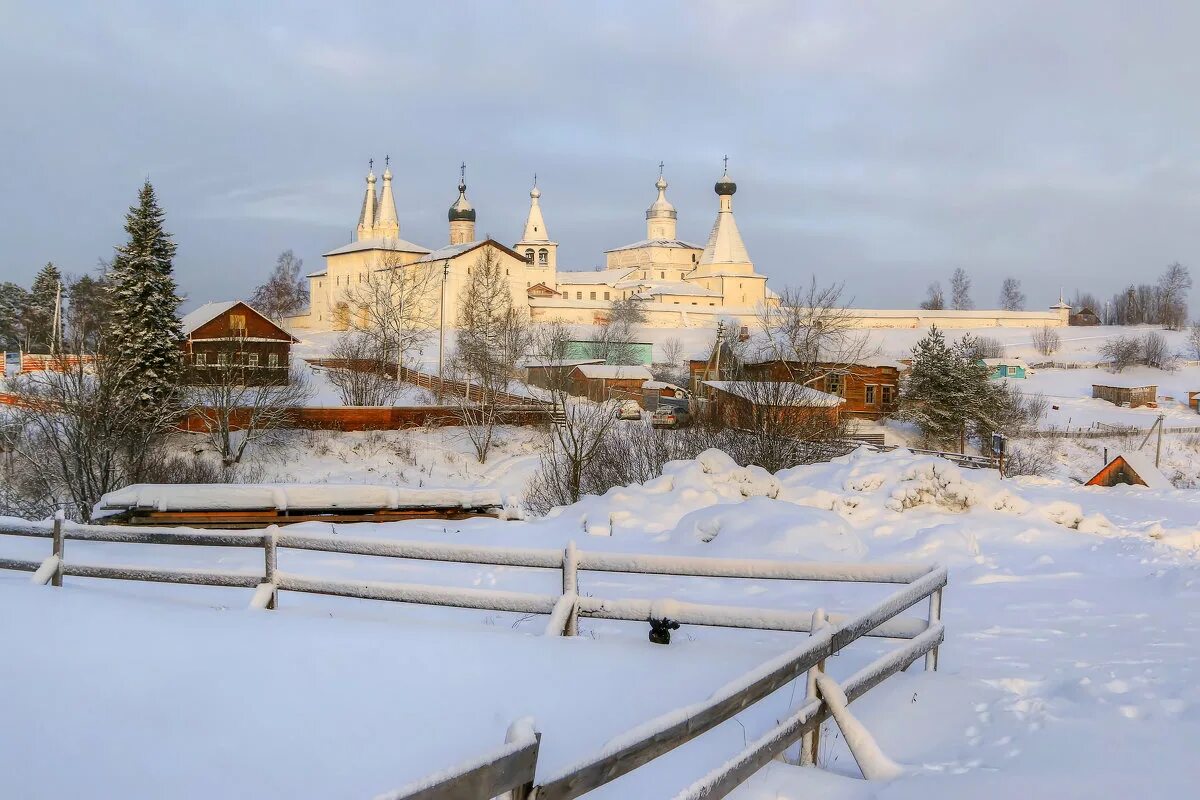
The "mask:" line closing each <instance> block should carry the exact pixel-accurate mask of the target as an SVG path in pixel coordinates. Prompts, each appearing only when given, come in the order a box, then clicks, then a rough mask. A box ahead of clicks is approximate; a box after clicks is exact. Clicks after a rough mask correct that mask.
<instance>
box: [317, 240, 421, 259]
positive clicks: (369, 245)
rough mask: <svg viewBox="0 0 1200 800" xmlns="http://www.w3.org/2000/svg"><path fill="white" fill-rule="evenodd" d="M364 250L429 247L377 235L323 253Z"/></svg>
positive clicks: (411, 250) (412, 250) (404, 250)
mask: <svg viewBox="0 0 1200 800" xmlns="http://www.w3.org/2000/svg"><path fill="white" fill-rule="evenodd" d="M363 250H394V251H395V252H397V253H428V252H429V248H428V247H421V245H419V244H413V243H412V242H410V241H407V240H405V239H392V238H385V237H383V236H376V237H374V238H372V239H360V240H358V241H357V242H351V243H350V244H344V245H342V246H341V247H338V248H335V249H333V250H330V251H329V252H328V253H322V255H324V256H340V255H342V254H343V253H358V252H361V251H363Z"/></svg>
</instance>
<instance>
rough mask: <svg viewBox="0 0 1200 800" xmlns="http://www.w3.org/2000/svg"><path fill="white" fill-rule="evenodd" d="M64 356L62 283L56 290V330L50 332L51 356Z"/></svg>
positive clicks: (59, 283)
mask: <svg viewBox="0 0 1200 800" xmlns="http://www.w3.org/2000/svg"><path fill="white" fill-rule="evenodd" d="M55 353H57V354H59V355H62V281H59V282H58V286H56V287H55V289H54V330H53V331H51V332H50V354H51V355H54V354H55Z"/></svg>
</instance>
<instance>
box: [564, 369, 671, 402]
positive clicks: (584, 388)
mask: <svg viewBox="0 0 1200 800" xmlns="http://www.w3.org/2000/svg"><path fill="white" fill-rule="evenodd" d="M653 378H654V376H653V375H651V374H650V370H648V369H646V368H645V367H643V366H641V365H625V364H580V365H579V366H577V367H575V368H574V369H572V370H571V374H570V377H569V378H568V381H569V385H570V387H571V388H570V392H571V394H573V395H575V396H577V397H586V398H587V399H589V400H592V401H594V402H597V403H602V402H604V401H605V400H638V401H641V399H642V384H643V383H645V382H646V381H648V380H652V379H653Z"/></svg>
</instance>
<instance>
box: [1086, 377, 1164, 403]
mask: <svg viewBox="0 0 1200 800" xmlns="http://www.w3.org/2000/svg"><path fill="white" fill-rule="evenodd" d="M1092 397H1095V398H1097V399H1100V400H1107V401H1108V402H1110V403H1112V404H1113V405H1118V406H1128V407H1129V408H1137V407H1138V406H1149V407H1150V408H1158V386H1156V385H1154V384H1147V385H1144V386H1135V385H1112V384H1103V383H1093V384H1092Z"/></svg>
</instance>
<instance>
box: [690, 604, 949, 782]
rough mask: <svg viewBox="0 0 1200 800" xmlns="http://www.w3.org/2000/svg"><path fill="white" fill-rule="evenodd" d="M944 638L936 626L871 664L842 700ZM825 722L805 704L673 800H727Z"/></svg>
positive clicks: (813, 703)
mask: <svg viewBox="0 0 1200 800" xmlns="http://www.w3.org/2000/svg"><path fill="white" fill-rule="evenodd" d="M944 636H945V631H944V629H943V628H942V626H941V625H938V626H937V627H935V628H930V629H929V630H928V631H927V632H926V633H924V634H922V635H921V636H919V637H918V638H916V639H914V640H913V641H912V642H910V643H909V644H907V645H905V646H904V647H901V648H899V649H898V650H895V651H892V652H890V653H888V654H887V655H885V656H883V657H882V658H880V659H878V660H876V661H874V662H873V663H871V664H870V665H868V666H867V667H865V668H864V669H862V670H860V671H859V672H857V673H855V674H854V675H853V676H851V678H850V679H849V680H847V681H845V682H844V684H843V687H842V688H843V690H844V691H845V692H846V697H847V698H848V699H849V700H850V701H851V702H853V701H854V700H856V699H857V698H859V697H862V696H863V695H864V694H866V693H867V692H868V691H869V690H870V689H872V688H874V687H875V686H877V685H878V684H879V683H881V682H882V681H883V680H885V679H886V678H888V677H890V676H892V675H895V674H896V673H897V672H900V671H902V670H904V669H907V668H908V667H909V665H911V664H912V663H913V662H914V661H916V660H917V659H919V658H920V657H921V656H923V655H926V654H927V653H929V652H931V651H932V650H933V649H934V648H936V647H937V646H938V644H940V643H941V641H942V640H943V638H944ZM828 718H829V706H827V705H826V704H825V703H824V702H821V701H820V700H817V699H810V700H808V701H807V702H805V703H804V705H802V706H801V707H800V708H798V709H797V710H796V711H794V712H793V713H792V714H791V716H789V717H788V718H787V719H785V720H784V721H783V722H781V723H779V724H778V725H777V726H775V727H774V728H772V729H771V730H770V731H768V732H767V733H766V734H764V735H763V736H762V737H760V738H759V739H757V740H756V741H754V742H752V743H751V744H750V745H749V746H748V747H747V748H746V749H745V750H743V751H742V752H741V753H740V754H738V755H737V756H735V757H734V758H733V759H731V760H730V761H729V762H727V763H726V764H724V765H723V766H721V767H719V768H717V769H716V770H713V771H712V772H710V773H709V774H708V775H706V776H705V777H703V778H701V779H700V780H699V781H697V782H696V783H694V784H692V785H691V786H690V787H688V788H687V789H685V790H684V791H682V792H680V793H679V794H678V795H676V797H675V800H719V798H722V797H725V796H727V795H728V794H729V793H730V792H732V791H733V790H734V789H736V788H737V787H738V786H740V785H741V784H742V783H744V782H745V781H746V780H747V779H748V778H750V776H751V775H753V774H754V773H756V772H758V771H759V770H760V769H762V768H763V767H765V766H766V765H767V764H768V763H770V762H771V761H772V760H773V759H774V758H776V757H777V756H778V755H780V754H781V753H783V752H784V751H786V750H787V749H788V748H789V747H791V746H792V745H793V744H795V743H796V741H797V740H799V739H800V738H801V737H803V736H804V735H805V734H806V733H810V732H813V731H816V730H818V729H819V728H820V726H821V723H823V722H824V721H825V720H826V719H828Z"/></svg>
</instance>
